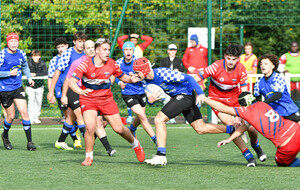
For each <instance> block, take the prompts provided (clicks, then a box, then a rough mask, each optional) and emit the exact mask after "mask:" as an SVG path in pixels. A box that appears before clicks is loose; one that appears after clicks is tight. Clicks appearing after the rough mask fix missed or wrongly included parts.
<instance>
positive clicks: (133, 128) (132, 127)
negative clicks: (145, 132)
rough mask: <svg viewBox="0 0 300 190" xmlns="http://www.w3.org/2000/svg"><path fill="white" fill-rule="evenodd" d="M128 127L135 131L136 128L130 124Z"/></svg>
mask: <svg viewBox="0 0 300 190" xmlns="http://www.w3.org/2000/svg"><path fill="white" fill-rule="evenodd" d="M128 129H130V131H132V132H135V131H136V128H135V127H134V126H133V125H132V124H131V125H130V126H128Z"/></svg>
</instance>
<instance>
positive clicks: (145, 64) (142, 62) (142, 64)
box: [133, 57, 151, 77]
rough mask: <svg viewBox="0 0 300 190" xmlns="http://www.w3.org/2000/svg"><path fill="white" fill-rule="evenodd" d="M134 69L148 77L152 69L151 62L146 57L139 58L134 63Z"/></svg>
mask: <svg viewBox="0 0 300 190" xmlns="http://www.w3.org/2000/svg"><path fill="white" fill-rule="evenodd" d="M133 70H134V71H139V72H142V73H143V74H144V76H145V77H147V75H148V74H149V73H150V71H151V63H150V61H149V60H148V59H147V58H146V57H142V58H139V59H137V60H135V62H134V63H133Z"/></svg>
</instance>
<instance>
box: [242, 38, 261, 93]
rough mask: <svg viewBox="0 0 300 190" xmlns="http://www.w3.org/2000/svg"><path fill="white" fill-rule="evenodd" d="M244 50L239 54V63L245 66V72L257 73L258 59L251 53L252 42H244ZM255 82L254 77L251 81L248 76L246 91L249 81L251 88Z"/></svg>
mask: <svg viewBox="0 0 300 190" xmlns="http://www.w3.org/2000/svg"><path fill="white" fill-rule="evenodd" d="M244 50H245V53H244V54H242V55H241V56H240V63H242V64H243V65H244V66H245V67H246V70H247V74H257V64H258V59H257V57H256V55H254V54H253V53H252V50H253V44H252V42H246V43H245V46H244ZM255 82H256V79H255V78H252V82H251V81H250V78H248V81H247V83H248V84H247V88H248V91H250V83H251V84H252V88H251V89H252V90H253V86H254V84H255Z"/></svg>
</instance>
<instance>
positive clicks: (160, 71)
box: [145, 67, 204, 97]
mask: <svg viewBox="0 0 300 190" xmlns="http://www.w3.org/2000/svg"><path fill="white" fill-rule="evenodd" d="M153 72H154V78H153V79H152V80H149V79H145V81H146V83H147V84H156V85H158V86H160V87H161V88H162V89H163V90H164V91H165V93H167V94H168V95H170V96H172V97H173V96H176V95H178V94H184V95H192V94H193V91H194V90H196V92H197V94H198V95H200V94H204V93H203V91H202V89H201V87H200V86H199V84H198V83H197V82H196V80H195V79H194V78H193V77H192V76H190V75H187V74H184V73H181V72H177V71H174V70H172V69H170V68H165V67H159V68H156V69H153Z"/></svg>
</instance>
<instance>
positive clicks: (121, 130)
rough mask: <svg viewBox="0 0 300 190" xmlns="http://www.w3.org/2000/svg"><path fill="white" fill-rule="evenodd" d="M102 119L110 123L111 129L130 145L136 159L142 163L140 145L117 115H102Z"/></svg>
mask: <svg viewBox="0 0 300 190" xmlns="http://www.w3.org/2000/svg"><path fill="white" fill-rule="evenodd" d="M104 117H105V118H106V119H107V121H108V122H109V123H110V125H111V127H112V129H113V130H114V131H115V132H116V133H118V134H119V135H120V136H121V137H123V138H124V139H126V140H127V141H128V142H129V143H130V144H131V147H132V149H133V150H134V151H135V153H136V156H137V159H138V160H139V161H140V162H143V161H144V160H145V152H144V149H143V148H142V146H141V145H140V143H139V141H138V140H137V139H136V138H134V137H133V135H132V133H131V132H130V130H129V129H128V128H127V127H124V126H123V123H122V120H121V117H120V115H119V113H116V114H114V115H104Z"/></svg>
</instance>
